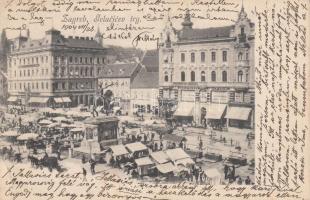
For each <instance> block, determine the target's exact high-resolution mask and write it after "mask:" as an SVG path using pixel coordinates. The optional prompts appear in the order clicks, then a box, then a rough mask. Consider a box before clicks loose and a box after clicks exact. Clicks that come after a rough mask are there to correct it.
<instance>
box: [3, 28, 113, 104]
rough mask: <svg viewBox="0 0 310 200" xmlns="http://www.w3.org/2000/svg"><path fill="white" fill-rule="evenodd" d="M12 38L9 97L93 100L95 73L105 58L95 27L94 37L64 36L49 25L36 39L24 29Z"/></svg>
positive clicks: (36, 101) (31, 100)
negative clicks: (40, 37)
mask: <svg viewBox="0 0 310 200" xmlns="http://www.w3.org/2000/svg"><path fill="white" fill-rule="evenodd" d="M12 42H13V43H12V45H11V48H10V54H9V55H8V90H9V94H10V100H11V101H18V99H19V100H20V102H21V103H22V104H26V105H37V104H38V105H48V106H57V105H62V104H71V105H72V106H75V105H78V104H93V101H94V95H95V92H96V87H97V75H98V74H99V73H100V71H101V70H102V69H103V67H104V65H105V64H106V63H108V62H109V60H108V59H109V57H108V56H106V53H107V49H106V48H104V47H103V38H102V34H101V33H100V31H99V29H98V31H97V33H96V35H95V37H94V38H92V37H91V38H89V37H72V36H69V37H67V38H66V37H65V36H63V35H62V34H61V32H60V31H58V30H55V29H54V28H52V29H50V30H48V31H46V32H45V36H44V37H43V38H42V39H37V40H33V39H31V38H30V37H29V30H28V31H27V35H26V36H22V35H20V36H19V37H17V38H15V39H13V41H12ZM111 62H113V61H111Z"/></svg>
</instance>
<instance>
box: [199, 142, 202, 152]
mask: <svg viewBox="0 0 310 200" xmlns="http://www.w3.org/2000/svg"><path fill="white" fill-rule="evenodd" d="M202 146H203V143H202V139H200V142H199V150H200V151H202Z"/></svg>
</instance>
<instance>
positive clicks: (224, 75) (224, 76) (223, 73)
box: [222, 71, 227, 82]
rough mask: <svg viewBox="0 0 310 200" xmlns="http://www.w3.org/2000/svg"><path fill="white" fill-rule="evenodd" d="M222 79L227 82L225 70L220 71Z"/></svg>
mask: <svg viewBox="0 0 310 200" xmlns="http://www.w3.org/2000/svg"><path fill="white" fill-rule="evenodd" d="M222 81H223V82H227V72H226V71H222Z"/></svg>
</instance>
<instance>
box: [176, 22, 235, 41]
mask: <svg viewBox="0 0 310 200" xmlns="http://www.w3.org/2000/svg"><path fill="white" fill-rule="evenodd" d="M232 29H234V25H231V26H223V27H212V28H205V29H181V30H179V32H178V35H179V39H180V41H182V40H203V39H210V38H227V37H229V36H230V31H231V30H232Z"/></svg>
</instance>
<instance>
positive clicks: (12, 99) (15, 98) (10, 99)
mask: <svg viewBox="0 0 310 200" xmlns="http://www.w3.org/2000/svg"><path fill="white" fill-rule="evenodd" d="M7 101H8V102H15V101H17V97H14V96H10V97H9V98H8V100H7Z"/></svg>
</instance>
